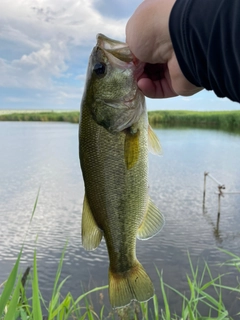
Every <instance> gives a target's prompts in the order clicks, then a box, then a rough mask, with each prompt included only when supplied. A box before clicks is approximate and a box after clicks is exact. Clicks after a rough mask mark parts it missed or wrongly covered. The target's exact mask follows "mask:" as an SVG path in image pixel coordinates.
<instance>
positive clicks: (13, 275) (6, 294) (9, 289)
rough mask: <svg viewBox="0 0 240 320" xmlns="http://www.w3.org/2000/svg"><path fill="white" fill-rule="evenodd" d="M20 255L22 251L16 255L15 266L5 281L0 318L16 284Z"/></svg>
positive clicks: (0, 299) (0, 300)
mask: <svg viewBox="0 0 240 320" xmlns="http://www.w3.org/2000/svg"><path fill="white" fill-rule="evenodd" d="M21 255H22V249H21V251H20V253H19V255H18V258H17V261H16V262H15V265H14V267H13V269H12V271H11V273H10V275H9V277H8V279H7V282H6V284H5V286H4V289H3V292H2V294H1V296H0V316H1V315H2V314H3V310H4V308H5V306H6V304H7V302H8V301H9V299H10V295H11V293H12V291H13V288H14V285H15V282H16V278H17V273H18V267H19V262H20V258H21Z"/></svg>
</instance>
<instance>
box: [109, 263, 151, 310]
mask: <svg viewBox="0 0 240 320" xmlns="http://www.w3.org/2000/svg"><path fill="white" fill-rule="evenodd" d="M153 295H154V287H153V284H152V281H151V279H150V278H149V276H148V275H147V273H146V271H145V270H144V268H143V266H142V265H141V264H140V263H139V262H138V261H137V264H136V265H135V266H134V267H133V268H131V269H130V270H128V271H126V272H123V273H114V272H112V271H111V269H109V299H110V303H111V305H112V307H113V308H120V307H124V306H126V305H128V304H129V303H130V302H131V301H132V300H137V301H139V302H143V301H147V300H149V299H151V298H152V297H153Z"/></svg>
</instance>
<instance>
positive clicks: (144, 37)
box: [126, 0, 202, 98]
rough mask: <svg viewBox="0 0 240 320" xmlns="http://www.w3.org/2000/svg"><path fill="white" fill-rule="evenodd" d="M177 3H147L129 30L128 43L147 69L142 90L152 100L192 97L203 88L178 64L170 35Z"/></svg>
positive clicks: (164, 0)
mask: <svg viewBox="0 0 240 320" xmlns="http://www.w3.org/2000/svg"><path fill="white" fill-rule="evenodd" d="M175 1H176V0H145V1H144V2H142V3H141V4H140V6H139V7H138V8H137V9H136V11H135V12H134V14H133V15H132V17H131V18H130V19H129V21H128V23H127V26H126V42H127V43H128V45H129V47H130V50H131V51H132V52H133V54H134V55H135V56H136V57H137V58H138V59H139V60H140V61H142V62H145V68H144V72H143V73H142V75H140V77H139V79H138V86H139V88H140V89H141V90H142V92H143V93H144V94H145V95H146V96H147V97H150V98H170V97H174V96H177V95H183V96H189V95H193V94H194V93H196V92H198V91H200V90H201V89H202V88H200V87H196V86H195V85H194V84H192V83H190V82H189V81H188V80H187V79H186V78H185V76H184V75H183V73H182V71H181V69H180V66H179V64H178V61H177V58H176V55H175V52H174V49H173V45H172V41H171V37H170V32H169V18H170V13H171V10H172V7H173V5H174V3H175Z"/></svg>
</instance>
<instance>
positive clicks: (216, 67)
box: [169, 0, 240, 102]
mask: <svg viewBox="0 0 240 320" xmlns="http://www.w3.org/2000/svg"><path fill="white" fill-rule="evenodd" d="M169 30H170V35H171V39H172V43H173V47H174V51H175V53H176V57H177V60H178V63H179V66H180V68H181V70H182V72H183V74H184V75H185V77H186V78H187V79H188V80H189V81H190V82H191V83H193V84H195V85H196V86H199V87H204V88H205V89H207V90H213V91H214V92H215V93H216V95H217V96H218V97H228V98H229V99H231V100H233V101H238V102H240V0H177V1H176V2H175V4H174V7H173V9H172V12H171V15H170V21H169Z"/></svg>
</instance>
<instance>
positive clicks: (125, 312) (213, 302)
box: [0, 247, 240, 320]
mask: <svg viewBox="0 0 240 320" xmlns="http://www.w3.org/2000/svg"><path fill="white" fill-rule="evenodd" d="M66 248H67V247H65V248H64V251H63V253H62V257H61V259H60V262H59V266H58V269H57V271H56V276H55V282H54V285H53V289H52V296H51V299H50V301H49V302H48V303H46V302H45V301H44V299H43V297H42V295H41V292H40V290H39V286H38V271H37V258H36V251H35V253H34V258H33V270H32V273H31V276H30V280H29V281H28V282H30V285H31V287H32V297H28V298H27V297H26V291H25V290H26V289H25V286H24V285H23V281H22V279H23V278H22V276H21V275H20V274H18V268H19V262H20V258H21V254H22V252H20V254H19V256H18V258H17V261H16V263H15V265H14V267H13V269H12V272H11V273H10V275H9V277H8V279H7V281H6V283H5V284H4V289H3V291H2V294H1V296H0V319H1V320H3V319H4V320H13V319H16V320H17V319H22V320H27V319H29V320H36V319H37V320H42V319H48V320H53V319H56V320H66V319H78V320H85V319H89V320H94V319H101V320H103V319H116V316H117V318H118V319H128V320H131V319H132V320H139V319H145V320H148V319H149V320H153V319H155V320H160V319H161V320H179V319H181V320H207V319H208V320H211V319H216V320H221V319H229V320H230V319H232V318H231V317H230V316H229V314H228V310H227V309H226V308H225V306H224V301H223V299H222V293H223V291H224V290H227V291H231V292H232V291H234V292H236V293H237V294H238V295H239V298H240V288H239V287H236V288H232V287H228V286H224V285H222V278H223V277H225V275H219V276H217V277H215V278H214V277H213V276H212V273H211V270H210V268H209V266H208V265H207V263H205V266H204V268H203V270H202V271H201V272H200V270H199V267H198V266H196V267H195V268H194V267H193V265H192V262H191V259H190V257H189V264H190V269H191V274H190V275H187V276H186V279H187V282H188V287H189V292H190V293H189V294H188V297H187V296H186V295H185V294H183V293H181V292H179V291H177V290H175V289H174V288H173V287H171V286H169V285H168V284H166V283H164V280H163V273H162V272H160V271H159V270H158V269H156V271H157V273H158V276H159V286H160V288H161V294H162V297H163V304H162V305H160V302H159V301H158V298H157V296H156V295H154V297H153V299H152V301H149V302H145V303H140V304H138V303H132V304H131V305H130V306H128V307H125V308H122V309H117V310H115V311H113V310H108V309H107V308H106V307H105V306H104V305H102V306H101V308H100V311H98V312H96V311H95V310H94V307H95V306H96V305H97V302H96V303H94V302H92V298H91V294H93V293H94V292H98V293H99V294H100V295H101V294H102V292H104V291H106V289H107V288H108V286H107V285H106V286H103V287H97V288H94V289H92V290H90V291H88V292H86V293H84V294H82V295H80V296H79V297H78V298H77V299H74V298H73V297H72V295H71V293H70V292H69V293H68V294H67V295H66V296H65V297H63V296H62V295H61V289H62V288H63V286H64V285H65V286H66V285H67V283H66V281H67V279H64V280H63V281H61V282H60V281H59V279H60V275H61V270H62V265H63V261H64V253H65V251H66ZM224 252H225V253H226V254H228V255H229V256H231V259H230V260H228V261H227V263H226V264H228V265H231V266H233V265H234V266H236V268H237V269H238V270H239V265H240V257H238V256H236V255H234V254H232V253H230V252H228V251H224ZM206 278H207V279H208V280H205V279H206ZM208 289H214V296H213V295H210V294H209V293H208ZM169 290H172V291H173V292H175V293H176V294H177V295H178V297H179V299H181V301H182V311H181V313H180V314H176V313H175V311H174V309H173V308H172V307H171V305H170V304H169V301H168V291H169ZM203 304H205V305H206V306H207V308H208V310H209V311H208V314H207V315H204V316H203V315H202V314H201V311H200V310H201V306H202V305H203ZM43 306H44V307H43ZM98 309H99V307H98ZM43 310H44V311H43ZM44 313H45V314H47V315H46V316H45V317H44V316H43V314H44ZM236 316H239V317H240V303H239V313H238V315H236Z"/></svg>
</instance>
